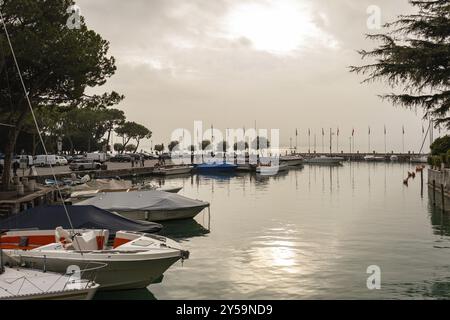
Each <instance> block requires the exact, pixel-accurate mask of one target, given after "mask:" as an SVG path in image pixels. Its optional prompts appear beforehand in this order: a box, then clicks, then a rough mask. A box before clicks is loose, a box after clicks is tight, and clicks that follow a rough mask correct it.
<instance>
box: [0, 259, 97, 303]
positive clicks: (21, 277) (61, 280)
mask: <svg viewBox="0 0 450 320" xmlns="http://www.w3.org/2000/svg"><path fill="white" fill-rule="evenodd" d="M99 287H100V285H98V284H97V283H95V282H92V281H88V280H79V279H78V278H77V277H76V276H75V274H74V273H73V274H71V275H68V274H59V273H54V272H44V271H40V270H35V269H26V268H22V267H15V268H10V267H5V268H4V272H3V273H2V274H0V301H4V300H91V299H92V298H93V297H94V295H95V293H96V292H97V290H98V288H99Z"/></svg>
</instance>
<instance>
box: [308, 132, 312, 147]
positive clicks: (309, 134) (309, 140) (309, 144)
mask: <svg viewBox="0 0 450 320" xmlns="http://www.w3.org/2000/svg"><path fill="white" fill-rule="evenodd" d="M308 153H311V129H309V128H308Z"/></svg>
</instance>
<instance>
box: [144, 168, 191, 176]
mask: <svg viewBox="0 0 450 320" xmlns="http://www.w3.org/2000/svg"><path fill="white" fill-rule="evenodd" d="M191 171H192V168H191V167H186V168H163V169H155V170H153V174H155V175H161V176H175V175H182V174H189V173H191Z"/></svg>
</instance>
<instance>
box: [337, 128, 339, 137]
mask: <svg viewBox="0 0 450 320" xmlns="http://www.w3.org/2000/svg"><path fill="white" fill-rule="evenodd" d="M337 135H338V136H339V127H338V128H337Z"/></svg>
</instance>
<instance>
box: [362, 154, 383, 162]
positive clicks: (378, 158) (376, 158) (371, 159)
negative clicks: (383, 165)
mask: <svg viewBox="0 0 450 320" xmlns="http://www.w3.org/2000/svg"><path fill="white" fill-rule="evenodd" d="M364 160H366V161H369V162H380V161H385V160H386V159H385V158H384V157H381V156H373V155H367V156H365V157H364Z"/></svg>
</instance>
